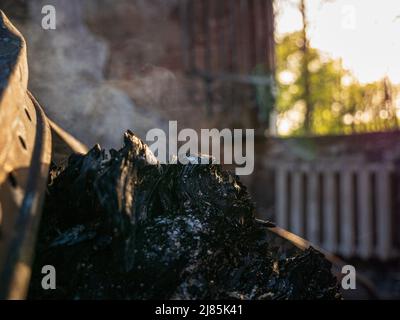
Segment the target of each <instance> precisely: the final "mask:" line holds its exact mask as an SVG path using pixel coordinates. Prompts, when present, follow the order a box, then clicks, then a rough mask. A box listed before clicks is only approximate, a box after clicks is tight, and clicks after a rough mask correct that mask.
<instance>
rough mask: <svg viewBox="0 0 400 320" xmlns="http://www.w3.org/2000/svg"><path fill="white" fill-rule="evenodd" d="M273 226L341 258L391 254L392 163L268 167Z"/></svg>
mask: <svg viewBox="0 0 400 320" xmlns="http://www.w3.org/2000/svg"><path fill="white" fill-rule="evenodd" d="M273 167H274V171H275V173H276V175H275V184H276V186H275V210H276V217H275V219H276V221H277V224H278V226H280V227H282V228H284V229H287V230H289V231H291V232H293V233H295V234H297V235H299V236H301V237H303V238H306V239H307V240H309V241H311V242H312V243H314V244H315V245H318V246H320V247H321V248H324V249H326V250H328V251H330V252H333V253H337V254H340V255H343V256H344V257H355V256H358V257H361V258H366V259H367V258H372V257H376V258H379V259H382V260H386V259H389V258H391V257H393V256H394V255H396V251H395V242H394V235H393V223H394V221H395V220H394V209H393V206H392V204H393V199H392V198H393V197H392V194H393V184H392V177H393V172H394V166H393V164H392V163H376V164H375V163H374V164H366V163H365V162H364V163H362V162H360V163H358V162H354V163H348V162H338V161H332V160H326V161H321V160H318V164H314V163H312V162H302V163H298V162H296V163H290V162H286V163H285V162H283V163H279V164H277V165H274V166H273Z"/></svg>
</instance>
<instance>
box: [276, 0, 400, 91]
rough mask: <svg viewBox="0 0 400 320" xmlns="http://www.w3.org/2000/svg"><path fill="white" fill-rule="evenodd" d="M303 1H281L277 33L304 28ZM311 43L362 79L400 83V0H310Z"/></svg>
mask: <svg viewBox="0 0 400 320" xmlns="http://www.w3.org/2000/svg"><path fill="white" fill-rule="evenodd" d="M298 1H299V0H277V1H276V2H277V9H278V14H277V21H276V28H277V30H276V31H277V35H278V36H279V35H281V34H283V33H286V32H291V31H295V30H299V29H301V26H302V20H301V15H300V13H299V10H298V7H297V3H298ZM306 5H307V7H308V9H307V11H308V20H309V23H310V28H309V38H310V42H311V45H312V46H313V47H315V48H318V49H320V50H322V51H324V52H326V53H328V54H330V55H331V56H332V57H335V58H340V57H341V58H342V59H343V64H344V66H345V68H347V69H350V70H351V71H352V72H353V73H354V74H355V76H356V77H357V78H358V79H359V80H360V81H361V82H363V83H365V82H372V81H375V80H379V79H382V78H383V77H384V76H385V75H387V76H389V78H390V79H391V80H392V81H393V82H394V83H397V84H400V0H306Z"/></svg>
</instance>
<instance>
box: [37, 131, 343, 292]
mask: <svg viewBox="0 0 400 320" xmlns="http://www.w3.org/2000/svg"><path fill="white" fill-rule="evenodd" d="M192 160H193V159H192ZM268 239H269V238H268V237H267V236H266V229H265V225H263V224H261V223H259V222H258V221H257V220H256V219H255V217H254V206H253V203H252V202H251V199H250V197H249V195H248V193H247V191H246V188H245V187H244V186H243V185H242V184H241V183H240V181H239V180H238V178H237V177H235V176H234V175H232V174H231V173H229V172H226V171H224V170H222V169H221V167H220V166H218V165H214V164H209V165H200V164H195V163H191V164H187V165H181V164H171V165H159V164H158V163H157V161H156V159H155V158H154V156H153V155H152V154H151V152H150V151H149V149H148V148H147V146H146V145H145V144H144V143H143V142H142V141H141V140H140V139H138V138H137V137H136V136H135V135H133V134H132V133H131V132H129V131H128V132H127V133H126V134H125V137H124V146H123V148H122V149H120V150H119V151H115V150H111V151H110V153H109V154H108V155H106V153H105V151H104V150H101V149H100V147H99V146H95V147H94V148H92V149H91V150H90V151H89V152H88V154H86V155H76V154H74V155H71V156H70V158H69V160H68V164H67V165H66V166H65V168H56V167H53V168H52V170H51V172H50V176H49V186H48V194H47V198H46V202H45V207H44V212H43V217H42V222H41V226H40V231H39V237H38V242H37V246H36V258H35V262H34V267H33V273H32V280H31V286H30V292H29V298H31V299H39V298H55V299H107V298H111V299H316V298H321V299H337V298H340V295H339V290H338V286H337V283H336V279H335V278H334V277H333V276H332V274H331V271H330V268H331V264H330V263H329V262H328V261H327V260H325V258H324V257H323V255H322V254H320V253H319V252H317V251H316V250H314V249H312V248H310V249H309V250H307V251H305V252H298V251H294V252H292V251H290V252H289V251H288V250H286V251H282V250H279V248H274V247H273V245H271V243H270V241H269V240H268ZM43 265H53V266H54V267H55V268H56V271H57V278H56V279H57V289H56V290H43V289H42V286H41V281H42V277H43V275H42V274H41V268H42V266H43Z"/></svg>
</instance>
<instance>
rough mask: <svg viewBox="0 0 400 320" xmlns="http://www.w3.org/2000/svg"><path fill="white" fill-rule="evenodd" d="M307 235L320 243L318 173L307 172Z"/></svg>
mask: <svg viewBox="0 0 400 320" xmlns="http://www.w3.org/2000/svg"><path fill="white" fill-rule="evenodd" d="M306 208H307V212H306V215H305V216H306V219H307V237H308V239H309V240H310V241H311V242H312V243H315V244H318V243H319V215H318V174H317V173H316V172H308V173H307V205H306Z"/></svg>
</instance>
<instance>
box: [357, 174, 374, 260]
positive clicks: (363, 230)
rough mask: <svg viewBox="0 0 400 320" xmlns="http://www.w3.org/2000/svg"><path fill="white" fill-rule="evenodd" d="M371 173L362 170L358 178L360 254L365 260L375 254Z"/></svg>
mask: <svg viewBox="0 0 400 320" xmlns="http://www.w3.org/2000/svg"><path fill="white" fill-rule="evenodd" d="M370 175H371V172H370V171H368V170H365V169H364V170H360V171H359V172H358V176H357V183H358V184H357V189H358V195H357V201H358V212H357V214H358V217H359V225H360V231H359V238H358V239H359V241H358V247H359V249H358V250H359V253H360V256H361V257H363V258H369V257H371V255H372V253H373V228H372V201H371V196H372V194H371V186H370Z"/></svg>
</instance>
